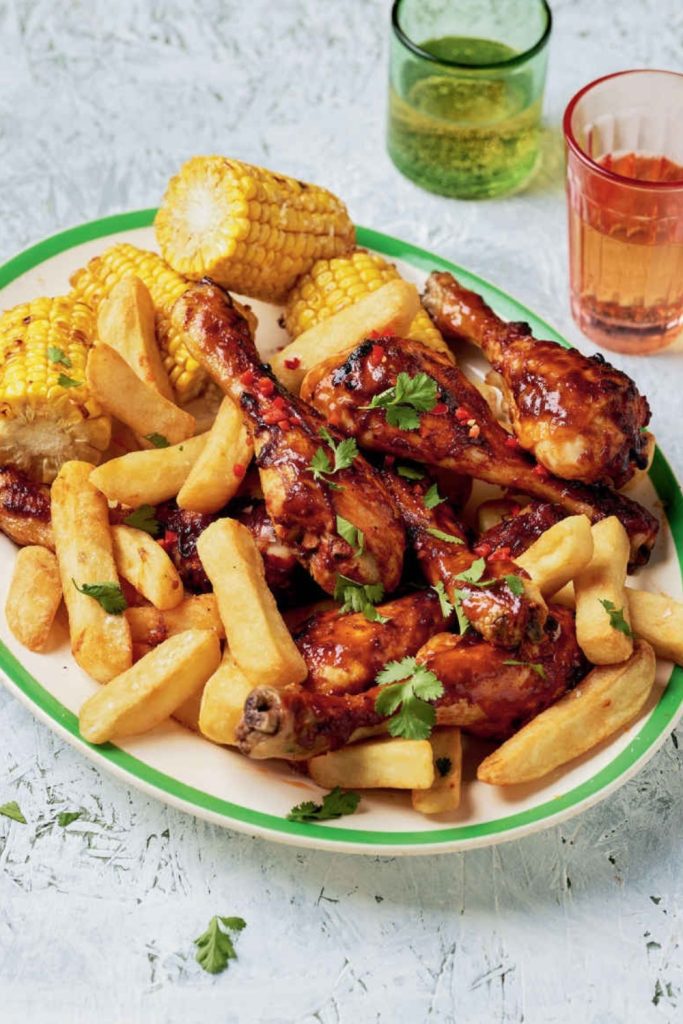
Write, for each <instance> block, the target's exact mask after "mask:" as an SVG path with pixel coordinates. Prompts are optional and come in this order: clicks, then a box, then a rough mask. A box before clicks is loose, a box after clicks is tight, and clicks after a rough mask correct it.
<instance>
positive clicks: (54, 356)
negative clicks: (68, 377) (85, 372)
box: [47, 345, 72, 370]
mask: <svg viewBox="0 0 683 1024" xmlns="http://www.w3.org/2000/svg"><path fill="white" fill-rule="evenodd" d="M47 358H48V360H49V361H50V362H51V363H61V364H62V366H66V368H67V370H69V369H70V368H71V365H72V364H71V360H70V359H69V357H68V355H67V354H66V352H65V351H64V349H61V348H58V347H57V346H56V345H48V347H47Z"/></svg>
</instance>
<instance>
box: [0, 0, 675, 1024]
mask: <svg viewBox="0 0 683 1024" xmlns="http://www.w3.org/2000/svg"><path fill="white" fill-rule="evenodd" d="M389 6H390V5H389V3H388V2H379V0H343V2H342V0H336V2H335V0H279V2H267V0H249V2H248V0H241V2H237V0H184V2H182V3H180V2H171V0H165V2H161V0H154V2H152V0H150V2H147V3H145V2H139V3H135V2H124V0H108V2H100V0H97V2H87V0H81V2H77V0H72V2H70V3H69V2H64V0H24V2H13V0H0V226H1V227H0V259H5V258H7V257H9V256H11V255H12V254H13V253H14V252H15V251H17V250H19V249H21V248H23V247H24V246H25V245H27V244H29V243H30V242H32V241H35V240H36V239H38V238H40V237H41V236H44V235H46V234H50V233H51V232H54V231H57V230H59V229H61V228H63V227H66V226H68V225H71V224H74V223H76V222H79V221H83V220H89V219H92V218H95V217H98V216H100V215H102V214H106V213H110V212H115V211H118V210H125V209H129V208H137V207H142V206H152V205H155V204H156V203H157V201H158V198H159V195H160V192H161V190H162V188H163V185H164V183H165V181H166V178H167V177H168V175H169V174H170V173H171V172H173V171H174V170H175V169H176V168H177V167H178V165H179V164H180V162H181V161H182V160H183V159H185V158H186V157H188V156H189V155H191V154H193V153H198V152H225V153H229V154H231V155H235V156H239V157H242V158H245V159H247V160H251V161H254V162H257V163H264V164H266V165H270V166H272V167H274V168H276V169H281V170H283V171H285V172H288V173H292V174H295V175H297V176H298V177H301V178H309V179H311V180H315V181H319V182H321V183H324V184H326V185H328V186H330V187H331V188H332V189H334V190H335V191H338V192H340V193H341V194H342V195H343V197H344V198H345V199H346V200H347V202H348V204H349V206H350V209H351V212H352V214H353V216H354V217H355V219H356V220H357V221H359V222H360V223H363V224H367V225H369V226H372V227H375V228H378V229H380V230H382V231H386V232H388V233H391V234H396V235H399V236H402V237H404V238H406V239H407V240H409V241H412V242H415V243H417V244H420V245H424V246H426V247H428V248H433V249H435V250H437V251H438V252H440V253H442V254H443V255H444V256H446V257H450V258H452V259H454V260H456V261H459V262H462V263H465V264H467V265H468V266H469V267H471V268H472V269H473V270H475V271H477V272H479V273H481V274H482V275H484V276H486V277H489V278H491V279H492V280H493V281H495V282H497V283H498V284H500V285H502V286H503V287H504V288H506V289H507V290H509V291H511V292H512V293H513V294H515V295H516V296H518V297H519V298H520V299H521V300H522V301H523V302H525V303H527V304H528V305H530V306H531V307H532V308H534V309H535V310H536V311H537V312H538V313H539V314H540V315H541V316H544V317H546V318H547V319H549V320H550V321H551V322H553V323H554V324H555V325H556V326H557V327H558V328H559V329H560V330H562V331H564V332H565V333H566V335H567V337H568V338H570V339H571V340H572V341H574V342H575V343H578V344H580V345H581V346H582V347H587V346H586V345H585V343H583V342H582V340H581V338H580V336H579V335H578V332H577V331H576V329H575V328H574V327H573V325H572V323H571V321H570V317H569V312H568V304H567V276H566V263H567V260H566V251H565V222H564V198H563V184H562V148H561V141H560V133H559V120H560V116H561V112H562V110H563V108H564V105H565V103H566V101H567V100H568V99H569V97H570V96H571V94H572V93H573V92H575V91H576V89H577V88H579V87H580V86H581V85H583V84H584V83H585V82H587V81H589V80H590V79H591V78H594V77H597V76H598V75H600V74H604V73H606V72H609V71H612V70H617V69H621V68H626V67H645V66H650V67H663V68H668V69H672V70H681V69H682V65H683V5H681V2H680V0H621V2H620V3H619V4H614V3H611V2H609V0H571V2H570V0H555V2H552V7H553V11H554V15H555V30H554V37H553V41H552V47H551V56H550V73H549V81H548V90H547V102H546V123H547V126H548V127H547V134H546V140H545V164H544V168H543V171H542V173H541V174H540V175H539V177H538V178H537V179H536V181H535V182H534V184H533V185H532V186H531V188H530V189H529V190H528V191H527V192H526V194H524V195H520V196H517V197H514V198H511V199H506V200H499V201H492V202H487V203H471V204H466V203H458V202H453V201H447V200H443V199H440V198H438V197H436V196H432V195H428V194H427V193H423V192H420V191H419V190H418V189H417V188H415V187H414V186H413V185H411V184H410V183H409V182H407V181H405V180H403V179H402V178H401V177H400V176H399V175H398V173H397V172H396V171H395V170H394V169H393V167H392V165H391V163H390V162H389V160H388V158H387V156H386V154H385V152H384V145H383V121H384V99H385V78H386V67H385V63H386V56H385V53H386V50H385V47H386V39H387V33H388V18H389ZM621 363H622V365H624V366H625V367H626V368H627V369H628V370H629V371H630V372H632V373H633V374H634V375H635V376H636V377H637V379H638V380H639V382H640V383H641V385H642V386H643V388H644V390H646V391H647V393H648V394H649V396H650V398H651V400H652V402H653V405H654V408H655V417H654V427H655V430H656V433H657V435H658V437H659V439H660V442H661V443H662V445H663V447H664V449H665V451H666V452H667V454H668V455H669V457H670V459H671V461H672V463H673V466H674V468H675V469H676V471H677V473H678V474H679V476H683V437H682V435H681V431H680V389H681V384H682V383H683V374H682V369H683V355H675V354H669V355H665V356H659V357H656V358H655V357H648V358H643V359H640V360H638V359H632V360H621ZM682 769H683V758H682V757H681V754H680V752H679V749H678V744H677V742H676V741H675V738H674V737H672V739H671V741H669V742H667V743H666V745H665V747H664V748H663V750H662V751H661V752H660V753H659V754H658V755H657V756H656V757H655V759H654V760H653V761H652V762H651V763H650V765H649V766H648V767H647V768H646V769H645V770H644V771H643V772H642V773H641V774H640V775H639V776H638V777H637V778H636V779H635V780H634V781H633V782H631V783H629V784H628V785H627V786H625V787H624V788H623V789H622V790H621V791H620V792H619V793H618V794H617V795H615V796H613V797H612V798H611V799H609V800H607V801H606V802H605V803H603V804H601V805H600V806H598V807H596V808H594V809H593V810H592V811H590V812H588V813H586V814H584V815H582V816H580V817H578V818H576V819H574V820H573V821H572V822H571V823H569V824H568V825H566V826H564V827H561V828H556V829H553V830H550V831H548V832H545V833H542V834H540V835H537V836H534V837H531V838H529V839H526V840H523V841H521V842H515V843H510V844H507V845H505V846H501V847H498V848H494V849H491V850H481V851H474V852H471V853H467V854H465V855H457V856H444V857H433V858H426V859H422V858H420V859H409V858H408V859H400V858H396V859H389V858H382V859H372V858H367V859H359V858H357V857H354V858H351V857H347V856H342V855H337V856H334V855H328V854H316V853H297V852H296V851H295V850H292V849H289V848H285V847H281V846H276V845H272V844H269V843H266V842H261V841H257V840H251V839H246V838H243V837H241V836H238V835H236V834H234V833H231V832H228V831H223V830H221V829H218V828H213V827H210V826H207V825H204V824H202V823H201V822H197V821H195V820H194V819H192V818H191V817H187V816H185V815H182V814H180V813H177V812H174V811H172V810H170V809H168V808H166V807H164V806H162V805H161V804H159V803H157V802H156V801H154V800H151V799H146V798H145V797H143V796H140V795H139V794H137V793H136V792H134V791H129V790H127V789H126V788H125V787H124V786H122V785H121V784H119V783H118V782H115V781H113V780H112V779H110V778H108V777H106V776H105V777H103V776H101V775H100V774H99V773H98V771H97V770H95V769H94V768H93V767H92V766H91V765H89V764H88V763H87V762H86V761H85V760H83V759H82V758H81V757H79V756H78V755H77V754H75V753H74V752H73V751H72V750H71V749H70V748H69V747H66V746H64V745H63V744H62V743H61V742H59V741H57V740H56V739H55V738H54V737H53V736H52V734H51V733H50V732H49V731H48V730H47V729H46V728H44V727H43V726H42V725H39V724H37V723H36V722H35V721H34V720H33V719H32V717H31V715H30V714H29V713H28V712H27V711H26V710H24V708H22V707H20V706H19V704H17V703H16V702H15V701H14V700H13V699H12V698H10V697H9V696H8V695H6V694H5V693H4V692H0V803H2V802H4V801H6V800H11V799H17V800H18V801H19V802H20V804H21V807H22V809H23V811H24V813H25V814H26V817H27V818H28V820H29V824H28V825H25V826H22V825H20V824H16V823H14V822H11V821H9V820H8V819H6V818H0V1021H2V1022H3V1024H19V1022H21V1024H24V1022H31V1024H34V1022H35V1024H57V1022H59V1024H62V1022H68V1024H91V1022H93V1021H97V1022H98V1024H137V1022H145V1024H166V1022H171V1021H173V1022H175V1021H183V1022H187V1024H195V1022H214V1021H215V1022H221V1024H229V1022H240V1024H243V1022H244V1024H250V1022H257V1021H258V1022H261V1021H263V1022H268V1024H290V1022H292V1024H294V1022H296V1024H313V1022H319V1024H337V1022H343V1024H346V1022H352V1024H356V1022H361V1024H365V1022H377V1021H381V1022H387V1024H393V1022H395V1021H401V1022H403V1021H410V1022H411V1024H412V1022H422V1021H430V1022H431V1021H434V1022H457V1024H469V1022H474V1024H479V1022H483V1024H489V1022H490V1024H522V1022H525V1024H574V1022H577V1021H581V1022H582V1024H631V1022H637V1024H650V1022H652V1024H659V1022H674V1021H679V1020H681V1019H682V1017H683V1010H681V1005H683V963H682V958H681V950H680V948H679V947H680V943H681V938H682V933H681V914H682V913H683V907H682V905H681V904H682V901H683V869H682V867H681V836H682V834H683V828H682V826H683V770H682ZM62 810H82V811H83V815H82V817H81V818H80V819H79V820H78V821H77V822H75V823H74V824H72V825H71V826H69V828H67V829H62V828H59V827H58V826H57V825H56V824H54V819H55V817H56V815H57V813H58V812H59V811H62ZM214 913H219V914H240V915H242V916H243V917H245V918H246V920H247V922H248V927H247V929H246V931H245V932H244V933H243V934H242V936H241V937H240V938H239V941H238V952H239V960H238V961H237V962H236V963H233V964H232V965H231V967H230V969H229V970H228V971H227V972H226V973H225V974H223V975H220V976H218V977H217V978H212V977H210V976H209V975H207V974H204V973H203V972H202V971H201V970H200V969H199V968H198V966H197V965H196V964H195V963H194V959H193V947H192V939H193V938H194V937H195V936H196V935H198V934H199V932H200V931H202V930H203V928H204V927H205V925H206V923H207V921H208V919H209V917H210V916H211V915H212V914H214Z"/></svg>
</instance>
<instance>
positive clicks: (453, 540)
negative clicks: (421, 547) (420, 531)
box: [426, 492, 463, 544]
mask: <svg viewBox="0 0 683 1024" xmlns="http://www.w3.org/2000/svg"><path fill="white" fill-rule="evenodd" d="M427 493H429V492H427ZM442 500H444V499H442ZM437 504H438V502H437ZM428 507H429V506H428ZM426 532H427V533H428V534H429V535H430V537H436V539H437V540H445V541H446V543H447V544H462V543H463V542H462V541H461V540H460V537H456V536H455V534H453V533H444V531H443V530H437V529H436V527H435V526H429V527H427V531H426Z"/></svg>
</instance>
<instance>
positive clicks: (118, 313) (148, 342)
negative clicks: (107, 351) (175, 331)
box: [97, 275, 174, 402]
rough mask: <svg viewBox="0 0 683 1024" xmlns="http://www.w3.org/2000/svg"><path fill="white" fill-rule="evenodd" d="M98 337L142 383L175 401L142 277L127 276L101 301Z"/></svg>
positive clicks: (149, 298) (98, 315)
mask: <svg viewBox="0 0 683 1024" xmlns="http://www.w3.org/2000/svg"><path fill="white" fill-rule="evenodd" d="M97 337H98V339H99V340H100V341H101V342H104V344H105V345H109V346H110V347H111V348H113V349H114V350H115V351H116V352H118V353H119V355H120V356H123V358H124V359H125V360H126V362H127V363H128V365H129V366H130V368H131V369H132V370H133V371H134V372H135V373H136V374H137V375H138V377H139V378H140V380H142V381H144V382H145V384H148V385H149V386H150V387H152V388H154V390H155V391H158V392H159V394H160V395H163V397H164V398H167V399H168V401H169V402H172V401H173V400H174V395H173V389H172V388H171V384H170V381H169V379H168V375H167V373H166V370H165V369H164V364H163V362H162V359H161V353H160V351H159V346H158V345H157V340H156V334H155V331H154V304H153V302H152V297H151V295H150V294H149V291H148V290H147V287H146V286H145V285H144V284H143V282H142V281H141V280H140V278H139V277H135V275H131V276H130V277H124V278H123V280H121V281H119V282H118V284H115V285H114V287H113V288H112V290H111V292H110V293H109V295H108V296H107V298H105V299H103V300H102V302H101V303H100V306H99V309H98V311H97Z"/></svg>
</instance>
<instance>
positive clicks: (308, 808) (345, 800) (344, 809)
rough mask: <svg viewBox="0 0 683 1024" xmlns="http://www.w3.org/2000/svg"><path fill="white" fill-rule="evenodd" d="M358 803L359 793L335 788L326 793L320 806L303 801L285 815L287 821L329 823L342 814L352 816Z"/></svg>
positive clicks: (309, 801) (310, 801)
mask: <svg viewBox="0 0 683 1024" xmlns="http://www.w3.org/2000/svg"><path fill="white" fill-rule="evenodd" d="M359 803H360V793H354V792H352V791H351V790H346V791H344V790H342V789H340V787H339V786H335V787H334V789H333V790H331V791H330V792H329V793H326V794H325V796H324V797H323V802H322V803H321V804H316V803H313V801H312V800H305V801H304V802H303V803H302V804H297V805H296V807H292V809H291V811H290V812H289V814H288V815H287V820H288V821H331V820H332V819H333V818H341V816H342V815H343V814H353V813H354V812H355V811H356V809H357V807H358V804H359Z"/></svg>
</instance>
